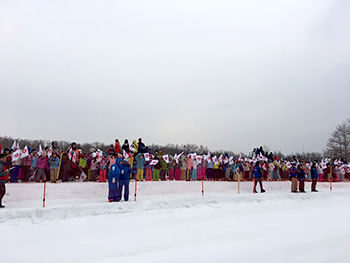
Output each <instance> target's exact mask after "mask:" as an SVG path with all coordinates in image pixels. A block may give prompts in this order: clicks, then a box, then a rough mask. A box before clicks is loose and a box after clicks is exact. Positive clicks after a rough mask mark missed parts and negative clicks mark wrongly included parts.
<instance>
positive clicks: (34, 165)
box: [32, 156, 38, 169]
mask: <svg viewBox="0 0 350 263" xmlns="http://www.w3.org/2000/svg"><path fill="white" fill-rule="evenodd" d="M32 168H33V169H35V168H38V157H37V156H36V157H35V156H33V159H32Z"/></svg>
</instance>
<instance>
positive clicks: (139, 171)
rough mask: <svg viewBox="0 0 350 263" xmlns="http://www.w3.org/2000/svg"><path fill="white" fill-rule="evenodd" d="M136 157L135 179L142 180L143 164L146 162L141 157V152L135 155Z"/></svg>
mask: <svg viewBox="0 0 350 263" xmlns="http://www.w3.org/2000/svg"><path fill="white" fill-rule="evenodd" d="M135 159H136V163H137V165H136V168H137V176H136V178H137V180H138V181H140V180H141V181H143V172H144V169H145V164H146V161H145V158H143V154H142V153H138V154H137V155H136V157H135Z"/></svg>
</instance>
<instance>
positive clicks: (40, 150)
mask: <svg viewBox="0 0 350 263" xmlns="http://www.w3.org/2000/svg"><path fill="white" fill-rule="evenodd" d="M42 154H43V148H42V147H41V144H40V145H39V152H38V155H39V156H41V155H42Z"/></svg>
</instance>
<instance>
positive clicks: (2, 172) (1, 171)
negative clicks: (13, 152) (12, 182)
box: [0, 153, 9, 208]
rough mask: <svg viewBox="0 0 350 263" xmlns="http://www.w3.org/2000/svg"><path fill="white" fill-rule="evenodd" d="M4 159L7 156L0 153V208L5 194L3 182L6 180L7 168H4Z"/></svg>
mask: <svg viewBox="0 0 350 263" xmlns="http://www.w3.org/2000/svg"><path fill="white" fill-rule="evenodd" d="M6 159H7V156H6V154H4V153H1V154H0V208H4V207H5V206H3V205H2V198H3V197H4V196H5V193H6V187H5V183H7V180H8V171H9V170H8V169H6V166H5V164H6Z"/></svg>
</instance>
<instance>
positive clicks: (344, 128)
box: [325, 119, 350, 161]
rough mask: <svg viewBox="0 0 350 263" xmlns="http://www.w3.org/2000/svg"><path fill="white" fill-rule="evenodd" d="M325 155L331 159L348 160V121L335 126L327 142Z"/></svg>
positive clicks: (349, 140)
mask: <svg viewBox="0 0 350 263" xmlns="http://www.w3.org/2000/svg"><path fill="white" fill-rule="evenodd" d="M325 154H326V155H328V156H330V157H332V158H344V159H345V160H347V161H348V160H349V158H350V119H348V120H347V121H344V122H343V123H341V124H339V125H337V127H336V128H335V131H333V132H332V133H331V136H330V137H329V139H328V142H327V148H326V150H325Z"/></svg>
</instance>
